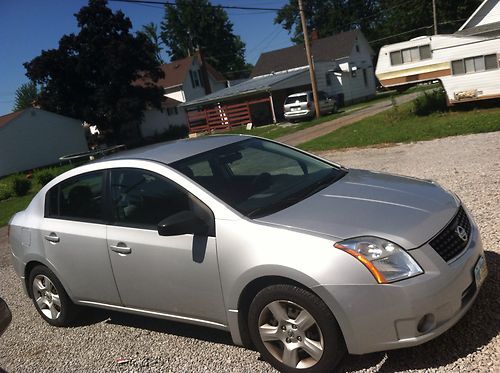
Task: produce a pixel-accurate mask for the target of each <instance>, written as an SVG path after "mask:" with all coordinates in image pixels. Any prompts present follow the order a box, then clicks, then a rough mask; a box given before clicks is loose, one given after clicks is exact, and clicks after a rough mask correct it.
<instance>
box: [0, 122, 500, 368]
mask: <svg viewBox="0 0 500 373" xmlns="http://www.w3.org/2000/svg"><path fill="white" fill-rule="evenodd" d="M322 155H324V156H326V157H328V158H330V159H334V160H335V161H338V162H340V163H342V164H344V165H346V166H349V167H359V168H369V169H373V170H381V171H387V172H393V173H400V174H405V175H412V176H416V177H422V178H432V179H435V180H437V181H438V182H440V183H441V184H442V185H443V186H444V187H447V188H449V189H452V190H454V191H455V192H457V193H458V195H459V196H460V197H461V198H462V200H463V201H464V202H465V204H466V205H467V206H468V207H469V208H470V210H471V211H472V213H473V214H474V216H475V218H476V221H477V222H478V224H479V227H480V230H481V232H482V238H483V243H484V246H485V248H486V249H487V251H486V257H487V261H488V265H489V271H490V276H489V277H488V279H487V280H486V282H485V284H484V286H483V289H482V290H481V293H480V294H479V297H478V299H477V301H476V303H475V305H474V306H473V307H472V308H471V310H470V311H469V313H468V314H467V315H466V316H465V317H464V318H463V319H462V320H461V321H460V322H459V323H458V324H457V325H456V326H455V327H453V328H452V329H451V330H450V331H448V332H447V333H445V334H444V335H442V336H441V337H439V338H437V339H435V340H433V341H431V342H429V343H427V344H424V345H422V346H419V347H414V348H408V349H404V350H397V351H391V352H387V353H374V354H369V355H364V356H348V357H346V359H344V361H343V362H342V364H341V366H340V370H341V371H347V372H357V371H363V372H396V371H408V372H498V371H500V336H499V331H500V245H499V242H500V208H499V207H500V132H497V133H490V134H479V135H470V136H463V137H452V138H446V139H440V140H434V141H429V142H421V143H416V144H408V145H399V146H394V147H388V148H370V149H360V150H348V151H335V152H327V153H323V154H322ZM5 236H6V229H1V230H0V295H1V296H2V297H4V298H5V299H6V301H7V302H8V304H9V306H10V307H11V310H12V313H13V316H14V321H13V323H12V325H11V326H10V328H9V329H8V330H7V332H6V333H5V334H4V335H3V336H2V337H1V338H0V367H1V368H3V369H5V370H7V371H8V372H12V373H13V372H143V371H146V372H159V371H162V372H204V371H207V372H271V371H273V370H272V369H271V368H270V366H269V365H268V364H267V363H265V362H263V361H261V360H260V359H259V354H258V353H256V352H254V351H249V350H246V349H244V348H240V347H235V346H234V345H232V344H231V340H230V337H229V334H227V333H223V332H219V331H216V330H210V329H206V328H201V327H194V326H189V325H182V324H177V323H173V322H167V321H162V320H154V319H147V318H143V317H137V316H130V315H124V314H117V313H109V312H102V311H97V310H96V311H90V310H89V311H88V312H87V313H88V317H86V318H85V320H84V321H82V323H81V325H79V326H76V327H73V328H63V329H62V328H54V327H50V326H49V325H48V324H46V323H45V322H43V321H42V319H41V318H40V317H39V316H38V314H37V313H36V311H35V309H34V307H33V306H32V304H31V303H30V301H29V300H28V299H27V298H26V297H25V296H24V295H23V293H22V290H21V286H20V283H19V280H18V279H17V277H15V275H14V272H13V270H12V268H11V267H10V264H9V262H8V260H6V248H7V247H6V242H5V241H6V237H5ZM374 322H376V320H374ZM119 358H123V359H127V360H128V362H125V363H123V364H119V363H117V359H119ZM0 371H1V369H0Z"/></svg>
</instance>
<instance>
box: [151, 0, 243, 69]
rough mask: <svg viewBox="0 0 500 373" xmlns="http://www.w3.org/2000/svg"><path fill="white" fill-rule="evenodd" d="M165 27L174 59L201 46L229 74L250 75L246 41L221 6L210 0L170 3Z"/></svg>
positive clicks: (166, 9)
mask: <svg viewBox="0 0 500 373" xmlns="http://www.w3.org/2000/svg"><path fill="white" fill-rule="evenodd" d="M161 31H162V32H161V38H162V40H163V43H164V44H165V45H166V46H167V47H168V53H169V55H170V57H171V59H172V60H176V59H179V58H184V57H187V56H191V55H193V54H194V53H195V52H196V51H197V49H198V48H200V49H202V50H203V53H204V55H205V58H206V60H207V61H208V62H209V63H210V64H211V65H212V66H213V67H215V68H216V69H217V70H219V71H220V72H221V73H223V74H224V75H225V76H226V77H227V78H230V79H235V78H239V77H243V76H245V75H248V72H246V71H245V58H244V53H245V44H244V43H243V42H242V41H241V39H240V37H239V36H237V35H235V34H234V33H233V24H232V23H231V21H229V18H228V16H227V13H226V11H225V10H224V9H222V8H221V7H220V6H213V5H212V4H211V3H210V2H209V1H207V0H177V1H176V3H175V5H171V4H167V5H165V16H164V19H163V21H162V23H161ZM245 73H246V74H245Z"/></svg>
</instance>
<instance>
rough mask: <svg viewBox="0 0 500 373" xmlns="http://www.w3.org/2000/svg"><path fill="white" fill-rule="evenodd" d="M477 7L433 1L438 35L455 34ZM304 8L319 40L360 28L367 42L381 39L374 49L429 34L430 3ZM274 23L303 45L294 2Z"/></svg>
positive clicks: (352, 0) (338, 2)
mask: <svg viewBox="0 0 500 373" xmlns="http://www.w3.org/2000/svg"><path fill="white" fill-rule="evenodd" d="M480 3H481V0H453V1H436V5H437V14H438V23H440V25H439V26H438V30H439V32H440V33H446V32H448V33H450V32H454V31H456V30H457V29H458V26H459V25H460V24H461V23H463V22H464V20H465V19H466V18H468V17H469V16H470V15H471V14H472V12H473V11H474V10H475V9H476V8H477V6H478V5H479V4H480ZM304 7H305V15H306V19H307V26H308V28H309V29H313V28H315V29H316V30H317V31H318V33H319V36H320V37H325V36H329V35H332V34H335V33H338V32H341V31H347V30H349V29H352V28H360V29H361V30H362V31H363V33H364V34H365V36H366V37H367V39H368V40H370V41H376V40H378V39H382V40H380V41H377V42H375V43H374V44H373V45H372V46H373V47H374V49H377V48H378V47H380V46H381V45H382V44H385V43H395V42H398V41H403V40H408V39H410V38H412V37H415V36H420V35H426V34H430V33H432V27H431V26H432V23H433V19H432V0H308V1H306V2H304ZM274 22H275V23H277V24H281V25H282V26H283V28H284V29H286V30H287V31H288V32H289V33H290V35H291V36H290V38H291V40H292V41H294V42H296V43H302V42H303V39H302V28H301V25H300V18H299V9H298V5H297V0H289V2H288V4H285V5H284V6H283V7H282V8H281V10H280V11H279V12H278V13H277V15H276V18H275V20H274ZM387 37H390V38H388V39H386V38H387Z"/></svg>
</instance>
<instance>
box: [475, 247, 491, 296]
mask: <svg viewBox="0 0 500 373" xmlns="http://www.w3.org/2000/svg"><path fill="white" fill-rule="evenodd" d="M487 275H488V267H487V266H486V260H485V259H484V256H483V255H481V256H480V257H479V259H478V260H477V262H476V265H475V266H474V280H475V281H476V287H477V288H478V289H479V287H480V286H481V285H482V284H483V282H484V280H485V279H486V276H487Z"/></svg>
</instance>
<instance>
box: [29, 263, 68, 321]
mask: <svg viewBox="0 0 500 373" xmlns="http://www.w3.org/2000/svg"><path fill="white" fill-rule="evenodd" d="M29 284H30V294H31V298H32V300H33V304H34V305H35V308H36V310H37V311H38V313H39V314H40V315H41V316H42V318H43V319H44V320H45V321H47V322H48V323H49V324H50V325H54V326H67V325H70V324H71V322H72V321H73V319H74V316H75V314H76V306H75V305H74V304H73V302H71V299H69V297H68V294H67V293H66V291H65V290H64V288H63V286H62V284H61V282H60V281H59V280H58V279H57V277H56V275H55V274H54V273H53V272H52V271H51V270H50V269H48V268H47V267H44V266H41V265H40V266H36V267H35V268H33V270H32V271H31V273H30V277H29Z"/></svg>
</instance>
